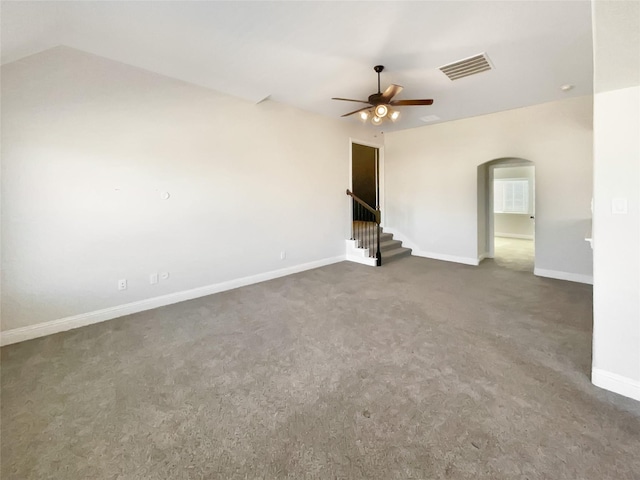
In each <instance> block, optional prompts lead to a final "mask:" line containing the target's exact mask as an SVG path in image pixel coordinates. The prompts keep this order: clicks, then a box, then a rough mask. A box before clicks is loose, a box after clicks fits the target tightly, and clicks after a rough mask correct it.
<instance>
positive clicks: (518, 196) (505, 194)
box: [493, 178, 529, 213]
mask: <svg viewBox="0 0 640 480" xmlns="http://www.w3.org/2000/svg"><path fill="white" fill-rule="evenodd" d="M493 211H494V212H495V213H529V181H528V180H527V179H521V178H501V179H496V180H494V181H493Z"/></svg>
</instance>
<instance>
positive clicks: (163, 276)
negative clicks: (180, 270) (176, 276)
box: [160, 272, 169, 280]
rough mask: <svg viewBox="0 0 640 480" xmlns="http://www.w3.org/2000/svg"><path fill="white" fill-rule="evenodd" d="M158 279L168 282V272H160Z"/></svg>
mask: <svg viewBox="0 0 640 480" xmlns="http://www.w3.org/2000/svg"><path fill="white" fill-rule="evenodd" d="M160 279H162V280H169V272H162V273H161V274H160Z"/></svg>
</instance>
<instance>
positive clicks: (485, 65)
mask: <svg viewBox="0 0 640 480" xmlns="http://www.w3.org/2000/svg"><path fill="white" fill-rule="evenodd" d="M491 69H493V66H492V65H491V61H490V60H489V57H487V54H486V53H484V52H483V53H480V54H478V55H474V56H473V57H469V58H465V59H463V60H460V61H458V62H454V63H450V64H449V65H443V66H442V67H440V70H441V71H442V73H444V74H445V75H446V76H447V77H449V79H450V80H458V79H459V78H462V77H468V76H469V75H475V74H476V73H480V72H486V71H487V70H491Z"/></svg>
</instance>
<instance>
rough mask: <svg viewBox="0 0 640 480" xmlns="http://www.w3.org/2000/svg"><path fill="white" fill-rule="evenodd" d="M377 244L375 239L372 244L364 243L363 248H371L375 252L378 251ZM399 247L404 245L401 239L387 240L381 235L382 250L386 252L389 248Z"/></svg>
mask: <svg viewBox="0 0 640 480" xmlns="http://www.w3.org/2000/svg"><path fill="white" fill-rule="evenodd" d="M376 247H377V245H376V243H375V241H374V242H373V244H372V245H369V244H368V243H363V244H362V248H369V249H371V250H372V251H373V252H375V251H376V249H377V248H376ZM398 247H402V242H401V241H400V240H385V241H382V237H380V251H381V252H386V251H388V250H393V249H395V248H398Z"/></svg>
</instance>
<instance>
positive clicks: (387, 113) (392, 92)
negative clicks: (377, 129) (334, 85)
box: [331, 65, 433, 125]
mask: <svg viewBox="0 0 640 480" xmlns="http://www.w3.org/2000/svg"><path fill="white" fill-rule="evenodd" d="M373 69H374V70H375V72H376V73H377V74H378V93H373V94H371V95H369V98H368V100H354V99H352V98H338V97H333V98H332V99H331V100H342V101H345V102H358V103H366V104H367V106H366V107H364V108H360V109H358V110H354V111H353V112H349V113H345V114H344V115H342V116H343V117H348V116H349V115H353V114H354V113H359V114H360V118H362V120H367V119H368V118H369V116H370V115H373V116H372V117H371V123H373V124H374V125H379V124H381V123H382V120H383V119H385V118H389V119H391V120H397V119H398V117H399V116H400V112H398V111H397V110H393V109H392V108H391V107H404V106H408V105H431V104H433V100H432V99H423V100H392V98H393V97H395V96H396V95H397V94H399V93H400V92H401V91H402V87H401V86H400V85H393V84H391V85H389V86H388V87H387V89H386V90H385V91H384V92H380V72H382V71H383V70H384V66H383V65H376V66H375V67H373Z"/></svg>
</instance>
